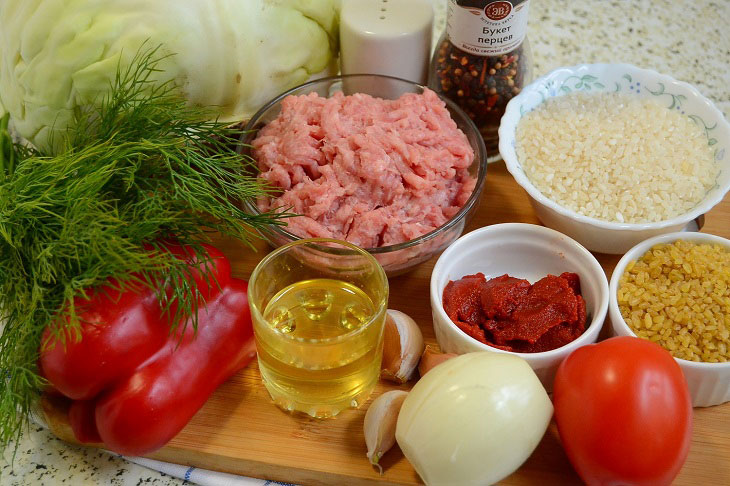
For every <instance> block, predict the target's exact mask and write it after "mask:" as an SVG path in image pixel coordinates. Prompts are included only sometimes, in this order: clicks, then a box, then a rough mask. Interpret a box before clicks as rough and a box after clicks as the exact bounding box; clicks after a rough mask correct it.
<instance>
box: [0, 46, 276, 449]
mask: <svg viewBox="0 0 730 486" xmlns="http://www.w3.org/2000/svg"><path fill="white" fill-rule="evenodd" d="M160 59H161V58H160V57H158V56H157V49H147V50H140V51H139V52H138V53H137V55H136V56H135V58H134V60H133V62H132V63H131V64H130V65H129V67H128V68H121V67H119V68H118V69H117V75H116V79H115V81H114V82H113V83H112V85H111V86H110V91H109V94H108V95H106V96H105V97H104V98H102V99H101V100H100V102H99V103H96V104H95V107H94V108H87V109H84V110H78V111H77V112H76V113H75V122H74V123H73V124H72V127H73V128H70V129H69V130H68V132H67V133H65V136H64V139H63V140H62V143H61V144H59V145H55V144H50V145H51V146H61V147H62V149H61V150H60V151H59V152H57V153H40V152H38V151H36V150H34V149H31V148H27V147H25V146H23V145H21V144H18V143H13V141H12V139H11V137H10V134H9V133H8V127H7V125H8V119H7V116H6V117H4V118H3V119H2V121H0V322H3V323H4V328H3V330H2V334H1V335H0V376H1V377H2V379H0V448H1V449H2V450H3V451H4V450H5V449H6V447H7V446H8V445H9V444H10V443H11V442H12V441H16V445H17V439H19V437H20V436H21V435H22V433H23V430H24V429H25V428H26V427H27V425H28V423H29V422H28V420H29V415H30V413H31V410H32V407H33V406H34V403H35V402H36V400H37V398H38V396H39V394H40V392H41V390H42V388H43V387H44V386H45V380H44V379H43V378H42V377H41V376H40V375H39V370H38V367H37V362H38V358H39V348H40V345H41V336H42V333H43V331H44V329H46V328H47V327H49V328H50V329H51V330H52V331H53V332H54V333H55V335H56V336H58V337H59V338H60V339H61V340H63V339H64V337H65V336H66V332H64V329H66V328H68V327H69V326H71V327H72V328H75V330H77V331H78V329H79V328H78V326H79V324H80V323H79V318H78V316H77V315H76V309H75V308H74V299H76V298H78V297H83V296H84V295H86V294H85V292H87V291H88V289H90V288H93V287H97V286H100V285H102V284H108V282H109V280H108V279H110V278H112V277H113V278H114V279H115V280H116V281H118V282H119V285H120V286H121V287H123V288H129V286H130V285H132V284H138V283H142V284H144V285H146V286H148V287H150V288H153V289H155V290H156V292H157V295H158V298H159V300H160V303H161V307H162V308H163V309H169V308H171V306H172V303H173V302H176V303H177V305H176V306H175V308H176V309H179V310H178V312H177V314H176V315H175V316H172V317H173V319H172V322H173V324H172V325H173V326H175V325H176V323H179V322H183V318H186V317H188V316H192V319H191V320H192V322H193V325H195V324H196V322H195V316H196V313H197V304H198V302H199V301H200V299H199V295H198V292H197V289H196V288H194V287H193V286H191V285H190V283H191V282H193V280H192V278H188V277H189V276H190V272H191V269H190V268H188V266H187V265H186V264H185V263H184V262H183V261H181V260H178V259H176V258H174V257H173V256H171V255H170V254H169V253H167V252H165V251H164V249H163V248H162V247H163V246H164V241H165V240H167V241H170V240H174V241H175V242H177V243H180V244H183V245H190V246H191V247H192V248H193V250H194V251H196V252H198V253H199V254H201V258H202V259H203V260H205V255H204V254H202V253H200V252H202V247H201V246H200V244H201V243H202V242H206V241H208V240H209V235H210V233H212V232H217V233H219V234H222V235H225V236H229V237H233V238H236V239H238V240H240V241H242V242H246V243H248V244H249V245H250V239H251V237H252V236H253V235H254V231H255V229H257V228H260V227H261V226H263V225H268V224H280V223H281V222H282V221H281V219H280V218H281V217H282V216H286V215H281V214H271V213H269V214H262V215H250V214H247V213H246V212H244V211H243V210H242V209H241V208H240V206H239V203H240V201H242V200H244V199H247V198H257V197H260V196H264V195H266V194H268V189H267V187H266V186H265V185H264V184H263V183H262V182H260V181H259V180H257V179H256V177H255V176H252V175H248V174H249V173H250V172H251V171H249V170H248V169H249V168H250V167H251V166H252V161H251V160H250V159H247V158H245V157H244V156H242V155H239V154H238V153H236V152H235V150H234V148H233V147H235V145H236V143H237V142H238V136H239V135H240V132H237V131H235V130H233V129H231V128H228V127H226V126H225V125H223V124H221V123H219V122H217V121H209V120H210V115H211V112H210V111H208V110H206V109H201V108H198V107H191V106H188V105H187V104H186V102H185V101H184V100H183V99H182V98H181V97H180V96H179V95H178V92H179V91H178V90H177V89H176V87H175V85H174V84H173V83H172V82H167V83H156V82H155V81H154V77H155V73H156V72H158V70H157V67H156V66H157V63H158V62H159V61H160ZM203 273H204V274H205V272H203ZM210 275H211V273H210V272H208V278H209V279H210V278H211V277H210ZM209 282H210V280H209ZM163 285H164V286H166V288H167V292H165V291H163V289H162V287H163ZM0 326H2V324H0ZM76 335H77V336H78V335H79V333H76Z"/></svg>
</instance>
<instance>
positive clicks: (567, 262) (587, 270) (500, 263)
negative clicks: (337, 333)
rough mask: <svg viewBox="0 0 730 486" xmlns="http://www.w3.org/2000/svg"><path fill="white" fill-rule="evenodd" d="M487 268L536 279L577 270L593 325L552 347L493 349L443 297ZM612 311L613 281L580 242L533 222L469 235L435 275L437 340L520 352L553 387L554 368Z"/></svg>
mask: <svg viewBox="0 0 730 486" xmlns="http://www.w3.org/2000/svg"><path fill="white" fill-rule="evenodd" d="M477 272H482V273H483V274H484V275H485V276H486V277H487V279H489V278H493V277H498V276H500V275H504V274H509V275H510V276H513V277H518V278H524V279H527V280H529V281H530V283H534V282H535V281H537V280H539V279H541V278H543V277H545V276H546V275H548V274H552V275H560V274H561V273H563V272H574V273H577V274H578V275H579V276H580V287H581V293H582V295H583V299H585V301H586V315H587V316H588V317H589V324H588V325H587V327H586V330H585V332H584V333H583V334H582V335H581V336H580V337H578V338H577V339H576V340H574V341H572V342H570V343H568V344H566V345H565V346H562V347H560V348H557V349H553V350H552V351H545V352H541V353H515V352H510V351H504V350H502V349H498V348H493V347H491V346H488V345H486V344H484V343H481V342H479V341H477V340H476V339H474V338H472V337H470V336H468V335H466V334H465V333H464V332H463V331H462V330H461V329H459V328H458V327H457V326H456V324H454V322H453V321H452V320H451V318H449V316H448V315H446V311H444V307H443V303H442V297H443V292H444V288H445V287H446V285H447V284H448V283H449V281H450V280H458V279H460V278H461V277H463V276H465V275H473V274H475V273H477ZM607 309H608V280H607V279H606V274H605V272H604V271H603V268H602V267H601V265H600V264H599V263H598V261H597V260H596V258H595V257H594V256H593V255H591V253H590V252H589V251H588V250H586V249H585V248H583V247H582V246H581V245H580V244H579V243H578V242H576V241H575V240H573V239H571V238H569V237H568V236H565V235H563V234H561V233H558V232H557V231H555V230H552V229H550V228H545V227H543V226H538V225H534V224H523V223H505V224H495V225H492V226H487V227H484V228H480V229H477V230H475V231H472V232H471V233H468V234H466V235H464V236H462V237H461V238H459V239H458V240H456V241H455V242H454V243H452V244H451V246H449V247H448V248H447V249H446V251H444V252H443V253H442V254H441V256H440V257H439V259H438V261H437V262H436V266H435V267H434V269H433V273H431V312H432V314H433V328H434V331H435V333H436V340H437V341H438V343H439V346H441V350H442V351H444V352H447V353H457V354H464V353H470V352H473V351H491V352H495V353H508V354H515V355H517V356H520V357H521V358H524V359H525V360H526V361H527V362H528V363H529V364H530V366H531V367H532V369H533V370H534V371H535V373H536V374H537V376H538V377H539V378H540V381H541V382H542V384H543V385H544V386H545V388H546V389H547V390H548V391H551V390H552V387H553V380H554V378H555V372H556V371H557V369H558V366H559V365H560V363H561V362H562V361H563V359H564V358H565V357H566V356H567V355H568V354H570V353H571V352H572V351H573V350H574V349H576V348H578V347H580V346H583V345H586V344H590V343H593V342H595V341H596V339H597V338H598V332H599V331H600V330H601V326H602V325H603V321H604V319H605V317H606V311H607Z"/></svg>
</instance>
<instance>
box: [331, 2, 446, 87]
mask: <svg viewBox="0 0 730 486" xmlns="http://www.w3.org/2000/svg"><path fill="white" fill-rule="evenodd" d="M432 29H433V6H432V5H431V1H430V0H344V1H343V5H342V10H341V14H340V53H341V54H340V63H341V66H340V68H341V70H342V74H365V73H368V74H384V75H388V76H394V77H397V78H403V79H407V80H409V81H415V82H416V83H419V84H425V83H426V81H427V79H428V65H429V60H430V57H431V32H432Z"/></svg>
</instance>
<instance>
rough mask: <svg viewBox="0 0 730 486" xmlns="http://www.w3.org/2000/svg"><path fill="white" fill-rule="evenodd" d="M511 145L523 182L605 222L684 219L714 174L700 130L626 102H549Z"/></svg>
mask: <svg viewBox="0 0 730 486" xmlns="http://www.w3.org/2000/svg"><path fill="white" fill-rule="evenodd" d="M515 138H516V146H515V150H516V152H517V158H518V160H519V161H520V164H521V165H522V168H523V169H524V170H525V175H526V176H527V177H528V179H529V180H530V182H531V183H532V184H533V185H534V186H535V187H536V188H537V189H538V190H539V191H540V192H541V193H542V194H544V195H545V196H546V197H548V198H549V199H552V200H553V201H555V202H556V203H558V204H560V205H561V206H563V207H565V208H568V209H570V210H572V211H575V212H577V213H580V214H583V215H585V216H589V217H592V218H597V219H601V220H604V221H613V222H621V223H623V222H626V223H645V222H655V221H663V220H666V219H670V218H673V217H676V216H679V215H681V214H684V213H686V212H688V211H690V210H691V209H692V208H694V207H695V206H696V205H697V204H699V203H700V201H702V199H703V198H704V197H705V194H706V193H707V191H708V190H709V189H710V188H711V187H712V186H713V185H714V184H715V180H716V178H717V175H718V173H719V167H718V166H717V164H715V162H714V158H713V156H712V150H711V148H710V147H709V146H708V143H707V137H706V136H705V133H704V130H703V129H702V128H700V127H699V126H698V125H697V124H695V123H694V122H693V121H692V120H691V119H690V118H689V117H687V116H684V115H682V114H680V113H678V112H677V111H676V110H668V109H667V108H666V107H665V106H662V105H660V104H659V102H657V101H655V100H653V99H642V98H639V97H637V96H634V95H630V94H624V93H600V94H598V93H594V94H586V93H570V94H567V95H564V96H560V97H557V98H550V99H548V100H547V101H546V102H545V103H542V104H541V105H539V106H538V107H537V108H535V109H534V110H533V111H531V112H529V113H527V114H526V115H525V116H524V117H523V118H522V119H521V120H520V122H519V124H518V125H517V129H516V132H515Z"/></svg>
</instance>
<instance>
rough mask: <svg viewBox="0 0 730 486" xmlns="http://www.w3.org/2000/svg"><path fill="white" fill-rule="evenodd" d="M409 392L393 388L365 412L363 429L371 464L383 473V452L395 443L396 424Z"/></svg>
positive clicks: (374, 401)
mask: <svg viewBox="0 0 730 486" xmlns="http://www.w3.org/2000/svg"><path fill="white" fill-rule="evenodd" d="M406 396H408V392H406V391H403V390H391V391H389V392H385V393H383V394H382V395H380V396H379V397H378V398H376V399H375V400H373V403H371V404H370V407H369V408H368V411H367V412H366V413H365V422H364V423H363V430H364V432H365V445H367V448H368V454H367V456H368V459H369V460H370V464H372V465H373V466H375V467H377V468H378V470H379V471H380V474H383V467H382V466H381V465H380V464H378V462H379V461H380V458H381V457H383V454H385V453H386V452H388V450H389V449H390V448H391V447H393V444H395V426H396V424H397V423H398V412H400V407H401V405H403V401H404V400H405V399H406Z"/></svg>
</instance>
